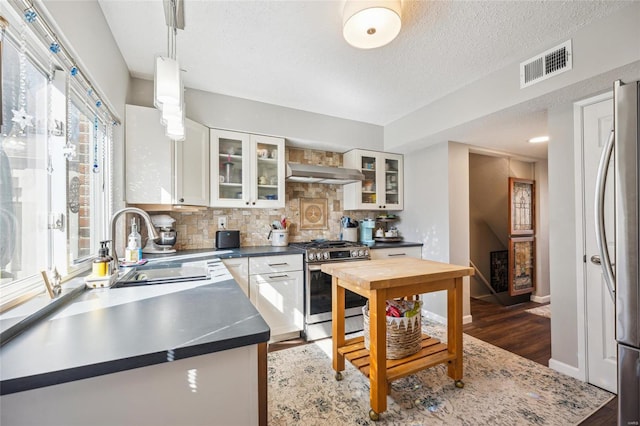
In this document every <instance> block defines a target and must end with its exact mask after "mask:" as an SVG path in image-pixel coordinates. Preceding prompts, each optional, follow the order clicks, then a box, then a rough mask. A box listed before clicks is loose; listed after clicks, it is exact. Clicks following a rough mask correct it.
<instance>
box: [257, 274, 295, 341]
mask: <svg viewBox="0 0 640 426" xmlns="http://www.w3.org/2000/svg"><path fill="white" fill-rule="evenodd" d="M249 282H250V290H249V296H250V299H251V302H253V304H254V306H255V307H256V308H257V309H258V312H260V315H262V317H263V318H264V320H265V321H266V322H267V324H268V325H269V328H270V329H271V338H272V340H274V337H277V336H278V335H282V334H285V333H291V332H296V331H300V330H302V328H303V321H304V314H303V299H302V294H303V274H302V271H293V272H273V273H265V274H258V275H251V276H250V277H249ZM276 340H277V339H276Z"/></svg>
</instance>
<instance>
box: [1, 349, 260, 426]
mask: <svg viewBox="0 0 640 426" xmlns="http://www.w3.org/2000/svg"><path fill="white" fill-rule="evenodd" d="M265 353H266V349H265ZM260 357H261V355H260V351H259V349H258V345H250V346H244V347H240V348H234V349H229V350H226V351H220V352H213V353H210V354H205V355H200V356H194V357H190V358H184V359H177V360H175V361H172V362H164V363H160V364H155V365H149V366H145V367H140V368H134V369H132V370H125V371H120V372H117V373H112V374H104V375H101V376H95V377H89V378H87V379H84V380H76V381H71V382H67V383H61V384H57V385H53V386H46V387H42V388H37V389H32V390H29V391H24V392H16V393H12V394H9V395H2V410H1V411H0V424H2V425H5V424H6V425H51V424H56V425H69V426H71V425H78V426H84V425H96V426H97V425H104V426H108V425H154V426H164V425H166V426H173V425H205V424H218V425H237V426H240V425H242V426H245V425H256V426H257V425H258V424H261V423H259V418H260V416H259V412H260V407H261V406H264V410H266V404H267V401H266V398H267V397H266V394H265V396H264V402H263V401H262V399H261V397H260V390H259V389H260V386H261V383H260V380H266V368H267V367H266V364H267V360H266V354H265V355H264V358H265V359H264V361H263V362H264V372H262V371H261V367H260V366H259V365H260V362H261V361H259V360H260ZM260 374H264V377H263V376H261V375H260ZM196 379H197V380H196ZM97 401H99V402H100V403H96V402H97ZM239 401H242V403H238V402H239ZM214 418H215V420H212V419H214Z"/></svg>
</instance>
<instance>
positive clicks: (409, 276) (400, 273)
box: [322, 257, 473, 297]
mask: <svg viewBox="0 0 640 426" xmlns="http://www.w3.org/2000/svg"><path fill="white" fill-rule="evenodd" d="M322 271H323V272H325V273H327V274H330V275H332V276H334V277H336V278H339V279H341V280H344V281H346V282H348V283H349V286H348V287H347V288H349V290H353V291H355V290H354V287H357V288H359V289H361V291H363V292H366V291H369V290H378V289H383V288H386V289H392V288H397V287H404V286H407V285H412V284H417V283H420V284H424V283H428V282H437V281H442V280H447V279H451V278H459V277H463V276H467V275H473V268H470V267H466V266H458V265H451V264H448V263H442V262H435V261H432V260H425V259H416V258H407V257H402V258H397V259H380V260H370V261H363V262H342V263H340V262H335V263H327V264H324V265H322ZM356 292H357V291H356ZM358 293H359V292H358ZM423 293H424V291H423ZM393 297H395V296H393Z"/></svg>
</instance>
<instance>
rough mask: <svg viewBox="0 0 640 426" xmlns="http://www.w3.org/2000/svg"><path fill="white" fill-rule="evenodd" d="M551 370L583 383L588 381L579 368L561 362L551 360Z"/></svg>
mask: <svg viewBox="0 0 640 426" xmlns="http://www.w3.org/2000/svg"><path fill="white" fill-rule="evenodd" d="M549 368H550V369H552V370H556V371H557V372H559V373H562V374H566V375H567V376H571V377H573V378H574V379H578V380H580V381H582V382H584V381H586V377H584V374H583V373H582V372H581V371H580V369H579V368H577V367H574V366H572V365H569V364H565V363H564V362H560V361H558V360H555V359H553V358H551V359H550V360H549Z"/></svg>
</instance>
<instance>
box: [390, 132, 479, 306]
mask: <svg viewBox="0 0 640 426" xmlns="http://www.w3.org/2000/svg"><path fill="white" fill-rule="evenodd" d="M468 158H469V151H468V147H467V146H465V145H462V144H457V143H452V142H442V143H440V144H437V145H434V146H431V147H428V148H425V149H423V150H420V151H417V152H413V153H412V154H411V155H409V156H405V157H404V170H405V176H407V178H406V179H405V204H404V207H405V209H404V211H403V212H402V221H401V222H400V224H399V229H400V231H401V232H402V234H403V235H404V237H405V239H406V240H407V241H419V242H421V243H423V244H424V246H423V248H422V257H423V258H424V259H430V260H436V261H440V262H449V263H454V264H458V265H462V266H468V264H469V175H468V169H469V166H468ZM452 194H453V196H452ZM422 299H423V302H424V308H425V309H426V310H427V311H429V312H431V313H433V314H435V315H436V316H437V317H439V318H438V319H442V318H446V317H447V299H446V293H444V292H436V293H428V294H425V295H423V296H422ZM463 315H464V316H465V317H468V316H469V315H470V308H469V281H468V279H465V281H464V303H463Z"/></svg>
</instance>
